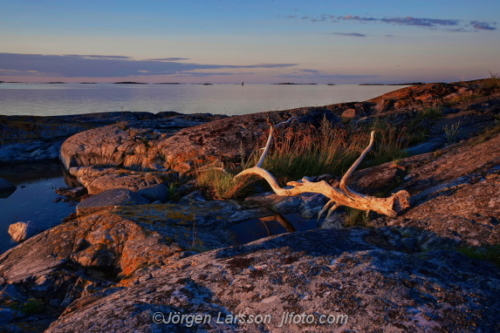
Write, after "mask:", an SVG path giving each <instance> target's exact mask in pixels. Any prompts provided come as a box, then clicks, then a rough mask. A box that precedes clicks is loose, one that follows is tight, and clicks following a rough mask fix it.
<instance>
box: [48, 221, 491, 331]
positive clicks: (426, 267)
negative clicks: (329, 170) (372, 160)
mask: <svg viewBox="0 0 500 333" xmlns="http://www.w3.org/2000/svg"><path fill="white" fill-rule="evenodd" d="M368 233H369V231H367V230H363V231H358V230H350V231H349V230H316V231H308V232H302V233H292V234H287V235H283V236H276V237H270V238H266V239H263V240H260V241H256V242H253V243H250V244H247V245H244V246H238V247H232V248H226V249H221V250H214V251H211V252H207V253H203V254H199V255H195V256H192V257H189V258H185V259H182V260H180V261H178V262H177V263H176V264H175V265H171V266H166V267H163V268H161V269H160V270H157V271H155V272H153V274H152V276H151V277H150V278H149V279H147V280H143V281H141V282H140V283H138V284H136V285H134V286H131V287H129V288H128V289H124V290H120V291H117V292H115V293H114V294H112V295H110V296H107V297H103V298H101V299H98V300H95V299H89V300H88V302H84V301H83V300H82V305H81V306H79V307H77V306H76V304H75V307H73V308H71V309H70V310H68V311H67V312H66V313H65V314H64V315H62V316H61V317H60V318H59V319H58V320H57V321H56V322H54V323H53V324H52V325H51V326H50V328H49V329H48V330H47V332H73V331H75V330H83V331H86V332H103V331H107V332H137V331H140V332H171V331H175V332H189V331H197V330H201V331H205V332H304V331H308V332H341V331H347V330H349V331H350V330H352V331H363V332H368V331H371V330H373V328H374V327H382V326H383V327H385V329H386V330H389V331H391V332H411V331H414V332H420V331H426V330H430V331H437V330H444V331H448V332H459V331H462V332H470V331H484V332H493V331H496V330H498V329H500V326H499V322H498V320H497V316H498V309H499V308H500V300H499V299H498V297H497V296H498V292H499V291H500V270H499V269H498V268H497V267H495V266H493V265H491V264H488V263H484V262H477V261H474V260H472V259H469V258H467V257H465V256H463V255H461V254H458V253H456V252H447V251H441V252H428V253H425V254H406V253H401V252H395V251H384V250H380V249H377V248H376V247H374V246H371V245H369V244H367V243H365V242H364V241H363V238H364V237H366V236H367V235H368ZM176 312H178V313H179V314H185V315H188V314H190V315H196V314H200V315H206V316H209V317H210V319H211V320H207V321H206V322H204V323H194V324H193V323H191V324H192V327H188V326H190V325H188V324H174V323H172V322H169V321H168V318H169V315H170V314H173V313H176ZM290 313H294V314H295V315H298V316H301V315H302V313H305V316H309V317H308V318H310V320H311V323H307V322H306V321H305V319H304V320H303V321H301V320H300V317H299V318H297V319H298V320H297V319H296V321H295V323H293V322H292V323H285V324H281V321H282V316H283V315H285V316H286V315H287V314H290ZM237 315H238V316H240V317H239V318H240V319H241V318H243V316H246V317H245V318H246V319H248V318H250V317H249V316H254V317H253V318H254V320H255V318H256V317H255V316H259V315H260V316H261V317H260V320H261V322H262V323H259V324H255V323H246V322H244V321H238V319H236V320H235V319H234V317H235V316H237ZM321 315H324V316H326V317H327V316H331V317H330V318H331V320H332V321H333V322H334V323H331V324H323V325H322V324H319V323H317V322H316V320H320V316H321ZM264 316H267V317H265V319H264V318H263V317H264ZM292 316H293V315H292ZM326 317H321V318H323V319H324V318H326ZM88 318H92V320H88ZM163 318H165V323H163V322H162V319H163ZM304 318H305V317H304ZM155 320H156V322H155ZM158 320H159V322H158ZM225 320H227V322H226V321H225Z"/></svg>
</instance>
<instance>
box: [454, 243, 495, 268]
mask: <svg viewBox="0 0 500 333" xmlns="http://www.w3.org/2000/svg"><path fill="white" fill-rule="evenodd" d="M457 252H460V253H462V254H465V255H466V256H467V257H469V258H474V259H481V260H487V261H490V262H492V263H493V264H495V265H496V266H498V267H500V244H497V245H487V246H484V247H471V246H465V247H461V248H459V249H457Z"/></svg>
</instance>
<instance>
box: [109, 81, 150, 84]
mask: <svg viewBox="0 0 500 333" xmlns="http://www.w3.org/2000/svg"><path fill="white" fill-rule="evenodd" d="M114 84H147V83H144V82H134V81H122V82H115V83H114Z"/></svg>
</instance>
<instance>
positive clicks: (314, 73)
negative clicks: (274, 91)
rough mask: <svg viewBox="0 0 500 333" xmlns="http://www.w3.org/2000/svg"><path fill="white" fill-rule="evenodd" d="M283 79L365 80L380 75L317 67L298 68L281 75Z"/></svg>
mask: <svg viewBox="0 0 500 333" xmlns="http://www.w3.org/2000/svg"><path fill="white" fill-rule="evenodd" d="M279 77H280V78H283V79H302V80H318V79H321V80H323V81H324V80H330V81H337V80H339V81H340V80H343V81H346V80H358V81H359V80H363V79H374V78H378V77H379V75H369V74H339V73H337V74H331V73H327V72H324V71H318V70H315V69H297V70H294V71H293V73H290V74H283V75H280V76H279Z"/></svg>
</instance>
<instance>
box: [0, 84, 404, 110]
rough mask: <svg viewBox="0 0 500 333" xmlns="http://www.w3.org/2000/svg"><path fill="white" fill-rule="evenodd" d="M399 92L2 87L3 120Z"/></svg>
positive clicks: (297, 102)
mask: <svg viewBox="0 0 500 333" xmlns="http://www.w3.org/2000/svg"><path fill="white" fill-rule="evenodd" d="M399 88H401V86H385V85H320V84H317V85H313V84H312V85H303V84H276V85H272V84H246V85H241V84H238V85H237V84H69V83H66V84H48V83H44V84H40V83H1V84H0V115H37V116H61V115H69V114H82V113H93V112H111V111H148V112H153V113H156V112H160V111H176V112H180V113H212V114H225V115H230V116H231V115H241V114H248V113H255V112H262V111H279V110H287V109H294V108H300V107H306V106H323V105H328V104H336V103H344V102H354V101H365V100H367V99H370V98H373V97H377V96H380V95H382V94H385V93H387V92H390V91H393V90H396V89H399Z"/></svg>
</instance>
